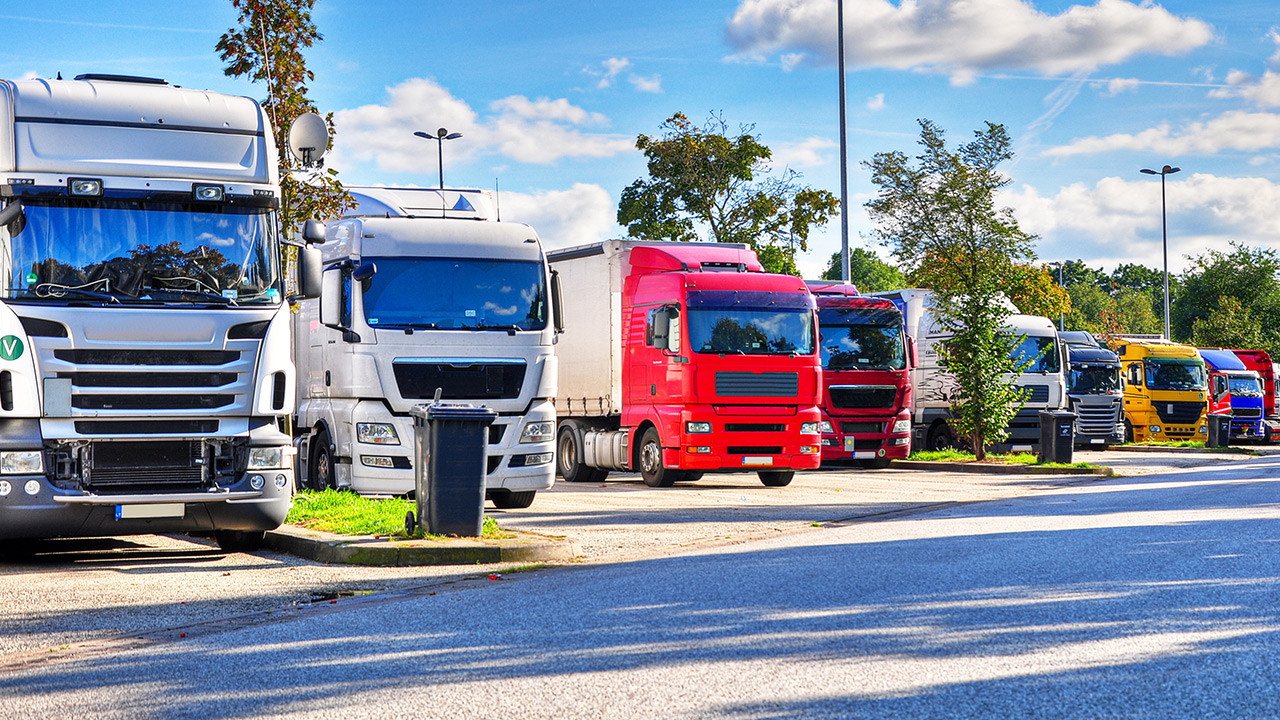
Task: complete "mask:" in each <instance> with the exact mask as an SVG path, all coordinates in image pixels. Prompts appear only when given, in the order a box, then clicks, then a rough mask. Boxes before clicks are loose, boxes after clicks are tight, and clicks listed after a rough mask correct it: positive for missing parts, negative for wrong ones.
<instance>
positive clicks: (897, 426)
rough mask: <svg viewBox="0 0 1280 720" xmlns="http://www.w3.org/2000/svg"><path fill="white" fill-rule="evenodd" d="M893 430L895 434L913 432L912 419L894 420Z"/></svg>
mask: <svg viewBox="0 0 1280 720" xmlns="http://www.w3.org/2000/svg"><path fill="white" fill-rule="evenodd" d="M892 432H894V433H895V434H896V433H909V432H911V421H910V420H894V421H893V431H892Z"/></svg>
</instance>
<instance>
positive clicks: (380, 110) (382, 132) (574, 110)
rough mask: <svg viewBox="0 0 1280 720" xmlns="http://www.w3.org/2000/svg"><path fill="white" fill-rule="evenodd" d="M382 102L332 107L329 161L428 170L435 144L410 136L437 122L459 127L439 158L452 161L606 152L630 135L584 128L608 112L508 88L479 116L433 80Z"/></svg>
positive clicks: (598, 123)
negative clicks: (507, 92) (532, 96)
mask: <svg viewBox="0 0 1280 720" xmlns="http://www.w3.org/2000/svg"><path fill="white" fill-rule="evenodd" d="M387 95H388V100H387V103H386V104H384V105H364V106H361V107H357V108H350V109H345V110H339V111H337V112H335V113H334V126H335V129H336V130H337V134H336V139H335V147H334V151H333V153H332V155H331V156H330V159H329V162H328V164H329V165H330V167H335V168H338V169H339V170H344V171H346V170H347V169H349V168H350V167H352V166H360V165H372V166H373V167H374V168H376V170H378V171H382V172H415V171H418V172H422V171H430V170H432V169H434V167H435V165H436V156H437V149H436V147H435V145H434V143H431V142H430V141H428V140H423V139H422V138H418V137H414V135H413V133H414V132H415V131H418V130H424V131H426V132H428V133H432V134H434V131H435V129H436V128H438V127H445V128H448V129H449V131H451V132H461V133H462V137H461V138H459V139H457V140H452V141H449V142H448V143H446V145H445V156H446V157H445V165H446V167H448V166H450V165H453V166H458V165H462V164H465V163H467V162H469V161H471V160H473V159H474V158H475V157H476V156H478V155H482V154H484V155H494V154H498V155H503V156H505V157H506V158H508V159H510V160H514V161H516V162H525V163H535V164H549V163H553V162H555V161H557V160H560V159H562V158H566V157H570V158H573V157H595V158H599V157H611V156H613V155H617V154H619V153H623V152H628V151H631V150H633V149H634V146H633V140H632V138H630V137H627V136H623V135H617V134H612V133H602V132H589V131H588V130H589V129H590V128H598V127H603V126H605V125H607V123H608V119H607V118H606V117H605V116H603V115H601V114H599V113H593V112H588V111H586V110H584V109H583V108H580V107H577V106H575V105H573V104H571V103H570V102H569V101H568V100H565V99H563V98H561V99H556V100H551V99H547V98H539V99H536V100H531V99H529V98H527V97H524V96H522V95H513V96H510V97H507V98H503V99H501V100H498V101H495V102H493V103H491V104H490V106H489V110H490V111H491V112H490V113H489V114H487V115H484V116H482V115H480V114H479V113H477V112H476V111H475V110H474V109H473V108H472V107H471V106H470V105H468V104H467V103H466V102H465V101H463V100H461V99H459V98H457V97H454V96H453V95H452V94H451V93H450V92H449V91H448V90H447V89H445V88H444V87H442V86H440V85H439V84H438V83H437V82H435V81H434V80H430V79H426V78H411V79H409V80H405V81H404V82H402V83H400V84H399V85H396V86H394V87H391V88H388V89H387Z"/></svg>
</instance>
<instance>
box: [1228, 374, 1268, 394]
mask: <svg viewBox="0 0 1280 720" xmlns="http://www.w3.org/2000/svg"><path fill="white" fill-rule="evenodd" d="M1227 377H1228V379H1229V380H1230V381H1231V394H1232V395H1233V396H1234V397H1250V398H1260V397H1262V380H1261V379H1260V378H1256V377H1252V376H1250V375H1228V376H1227Z"/></svg>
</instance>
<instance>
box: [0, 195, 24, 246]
mask: <svg viewBox="0 0 1280 720" xmlns="http://www.w3.org/2000/svg"><path fill="white" fill-rule="evenodd" d="M26 226H27V213H26V211H25V210H23V209H22V201H21V200H17V199H14V200H10V201H9V204H8V205H5V206H4V208H3V209H0V227H3V228H7V229H8V230H9V237H16V236H17V235H18V233H20V232H22V229H23V228H25V227H26Z"/></svg>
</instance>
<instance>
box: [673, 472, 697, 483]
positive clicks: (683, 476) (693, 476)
mask: <svg viewBox="0 0 1280 720" xmlns="http://www.w3.org/2000/svg"><path fill="white" fill-rule="evenodd" d="M667 472H672V471H671V470H668V471H667ZM701 479H702V471H701V470H681V471H680V474H679V475H678V476H677V477H676V482H697V481H698V480H701Z"/></svg>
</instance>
